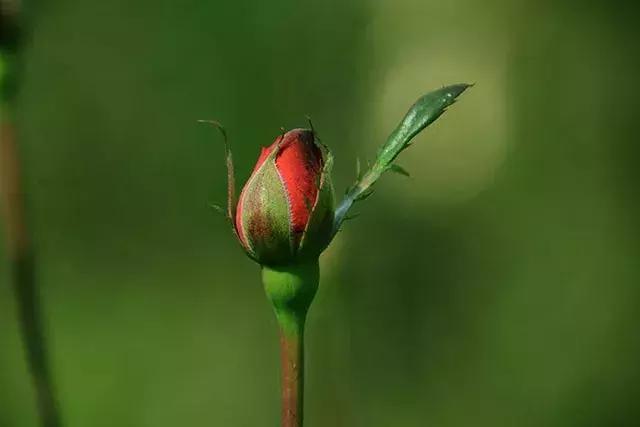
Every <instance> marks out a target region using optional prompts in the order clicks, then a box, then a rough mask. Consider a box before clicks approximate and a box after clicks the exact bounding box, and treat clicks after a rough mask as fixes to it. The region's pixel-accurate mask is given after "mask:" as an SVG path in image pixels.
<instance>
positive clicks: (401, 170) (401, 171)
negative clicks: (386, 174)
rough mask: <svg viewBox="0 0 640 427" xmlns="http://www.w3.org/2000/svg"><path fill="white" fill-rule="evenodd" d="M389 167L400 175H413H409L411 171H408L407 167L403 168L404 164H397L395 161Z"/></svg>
mask: <svg viewBox="0 0 640 427" xmlns="http://www.w3.org/2000/svg"><path fill="white" fill-rule="evenodd" d="M387 169H388V170H390V171H391V172H395V173H397V174H399V175H403V176H406V177H410V176H411V175H409V172H407V170H406V169H405V168H403V167H402V166H400V165H397V164H395V163H392V164H390V165H389V166H388V167H387Z"/></svg>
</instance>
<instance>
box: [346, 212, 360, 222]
mask: <svg viewBox="0 0 640 427" xmlns="http://www.w3.org/2000/svg"><path fill="white" fill-rule="evenodd" d="M359 216H360V212H356V213H354V214H351V215H347V216H345V217H344V219H343V221H351V220H352V219H356V218H358V217H359Z"/></svg>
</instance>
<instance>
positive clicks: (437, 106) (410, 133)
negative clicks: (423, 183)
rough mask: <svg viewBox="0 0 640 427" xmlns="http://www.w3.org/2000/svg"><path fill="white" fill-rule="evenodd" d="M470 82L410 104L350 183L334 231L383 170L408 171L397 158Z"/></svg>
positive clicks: (339, 207) (442, 89)
mask: <svg viewBox="0 0 640 427" xmlns="http://www.w3.org/2000/svg"><path fill="white" fill-rule="evenodd" d="M470 86H471V85H469V84H466V83H460V84H455V85H451V86H446V87H443V88H441V89H438V90H435V91H433V92H429V93H428V94H426V95H424V96H422V97H420V98H419V99H418V100H417V101H416V102H415V103H414V104H413V105H412V106H411V108H410V109H409V111H408V112H407V114H406V115H405V116H404V118H403V119H402V121H401V122H400V123H399V124H398V126H397V127H396V128H395V129H394V130H393V132H391V135H389V137H388V138H387V141H386V142H385V143H384V144H383V145H382V147H380V149H379V150H378V154H377V156H376V160H375V162H374V163H373V165H371V166H370V167H369V168H368V169H367V171H366V172H364V173H363V174H362V176H358V177H357V178H356V182H355V183H354V184H353V185H352V186H351V187H349V190H348V191H347V193H346V194H345V196H344V199H342V202H340V204H339V205H338V208H337V209H336V213H335V219H334V230H333V232H334V234H335V233H337V232H338V230H339V229H340V226H341V224H342V222H343V221H344V220H345V218H346V216H347V213H348V212H349V209H351V206H353V204H354V203H355V202H356V201H360V200H364V199H365V198H367V197H368V196H370V195H371V191H372V189H371V187H372V186H373V184H375V183H376V181H378V179H379V178H380V176H382V174H383V173H384V172H386V171H388V170H390V171H393V172H397V173H400V174H403V175H407V176H408V175H409V174H408V173H407V171H405V170H404V169H402V168H401V167H400V166H398V165H396V164H394V163H393V162H394V160H395V159H396V158H397V157H398V155H399V154H400V153H401V152H402V151H403V150H405V149H406V148H407V147H408V146H409V145H410V143H411V140H412V139H413V137H415V136H416V135H417V134H418V133H420V132H421V131H422V130H423V129H424V128H426V127H427V126H429V125H430V124H431V123H433V122H434V121H435V120H436V119H437V118H438V117H440V116H441V115H442V114H443V113H444V112H445V111H446V110H447V108H448V107H449V106H451V105H452V104H453V103H454V102H455V101H456V98H457V97H458V96H460V95H461V94H462V92H464V91H465V90H466V89H467V88H469V87H470Z"/></svg>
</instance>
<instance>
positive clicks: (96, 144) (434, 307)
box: [0, 0, 640, 427]
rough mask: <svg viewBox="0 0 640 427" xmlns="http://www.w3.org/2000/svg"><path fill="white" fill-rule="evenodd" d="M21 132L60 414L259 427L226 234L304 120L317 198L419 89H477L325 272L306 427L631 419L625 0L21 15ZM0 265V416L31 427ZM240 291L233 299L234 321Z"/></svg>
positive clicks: (342, 240) (349, 233)
mask: <svg viewBox="0 0 640 427" xmlns="http://www.w3.org/2000/svg"><path fill="white" fill-rule="evenodd" d="M40 5H41V9H40V10H39V11H38V13H37V14H36V15H35V16H34V20H33V25H34V27H33V32H32V36H31V41H30V43H29V45H28V47H27V51H26V56H25V63H24V72H25V75H24V87H23V90H22V92H21V93H20V95H19V106H18V108H19V116H18V118H19V122H20V123H19V125H20V130H21V132H20V135H21V137H22V142H23V144H24V145H23V147H22V150H23V157H24V159H25V169H26V175H27V176H26V185H27V196H28V199H29V207H30V208H31V220H32V224H33V228H34V234H35V238H36V245H37V250H38V254H39V257H38V259H39V261H40V265H39V278H40V282H41V285H42V296H43V300H44V305H45V310H46V316H47V320H48V327H49V331H50V339H49V342H50V343H51V345H52V348H51V353H52V359H53V360H52V365H53V369H54V372H55V376H56V380H57V388H58V390H59V395H60V399H61V401H62V410H63V412H64V416H65V419H66V422H67V424H68V425H69V426H91V427H103V426H104V427H111V426H119V427H129V426H131V427H134V426H135V427H145V426H148V427H163V426H176V425H179V426H203V425H211V426H264V425H277V420H278V417H279V413H278V411H279V397H278V372H277V367H278V354H277V352H278V349H277V332H276V329H277V328H276V327H275V320H274V316H273V314H272V312H271V308H270V307H269V304H268V302H267V300H266V298H265V296H264V294H263V291H262V289H261V285H260V282H259V272H258V270H257V267H256V266H255V265H254V264H253V263H252V262H250V261H249V260H248V259H246V258H245V256H244V255H243V254H242V251H241V250H240V248H239V247H238V246H237V244H236V242H235V241H234V238H233V236H232V233H231V232H230V231H229V229H228V225H227V223H226V222H225V220H224V218H222V217H221V216H217V215H215V214H214V213H213V212H212V211H211V210H210V209H209V208H208V203H209V202H218V203H220V202H224V200H225V197H226V194H225V193H226V189H225V188H226V179H225V178H226V176H225V170H224V168H225V165H224V151H223V147H222V144H221V142H219V141H216V140H215V139H214V136H212V132H211V129H208V128H207V127H204V126H202V125H198V124H197V123H196V120H197V119H208V118H215V119H217V120H219V121H220V122H222V123H224V125H225V127H226V128H227V130H228V132H229V137H230V139H231V143H232V144H233V147H234V155H235V159H236V168H237V173H238V179H239V180H240V181H244V179H245V178H246V176H248V174H249V169H250V167H251V166H252V165H253V163H254V162H255V159H256V157H257V153H258V152H259V150H258V147H259V146H261V145H267V144H268V143H269V142H271V141H272V140H273V139H274V137H275V136H276V135H278V134H279V133H280V126H285V127H287V128H293V127H299V126H304V125H305V124H306V121H305V114H309V115H311V117H312V119H313V123H314V126H315V128H316V130H317V131H318V132H319V135H320V138H321V139H322V142H323V143H325V144H327V145H329V146H330V147H331V148H332V151H333V153H334V155H335V159H336V162H335V166H334V171H335V174H336V175H335V179H334V182H335V184H336V187H337V189H340V188H346V187H347V186H348V185H349V184H351V183H352V179H353V169H354V168H353V165H354V163H355V159H356V157H358V156H360V157H361V158H363V163H364V159H366V158H368V159H369V160H372V159H373V158H374V156H375V152H376V149H377V148H378V146H379V145H380V144H381V143H382V142H383V141H384V138H385V137H386V136H387V135H388V134H389V132H390V131H391V130H392V128H393V126H394V125H395V124H396V123H397V122H398V120H400V118H401V117H402V115H403V114H404V113H405V112H406V108H407V106H408V105H410V104H411V102H413V101H414V100H415V99H416V97H417V96H419V95H420V94H422V93H425V92H426V91H428V90H431V89H433V88H436V87H440V86H441V85H443V84H447V83H450V82H457V81H471V82H476V83H477V84H476V86H475V87H474V89H473V90H472V91H470V92H469V93H468V94H467V95H465V97H464V102H460V103H459V104H458V105H456V106H455V107H454V111H451V112H450V113H449V114H446V115H444V116H443V117H442V118H440V119H439V120H438V121H437V122H436V123H434V124H433V125H432V126H430V127H429V128H428V129H427V130H426V131H425V132H423V133H422V134H420V135H419V136H418V137H417V138H416V144H415V145H414V146H412V147H411V150H409V151H407V153H406V154H405V155H403V156H401V157H400V158H399V159H398V163H399V164H400V165H401V166H403V167H405V168H406V169H407V170H409V171H411V173H412V176H411V178H410V179H409V181H407V179H406V178H404V177H396V176H394V175H389V176H386V177H384V178H383V179H382V180H381V181H380V182H379V183H378V184H377V191H376V194H375V195H374V196H373V197H372V198H370V199H369V200H368V201H367V203H366V204H361V205H360V206H356V209H355V210H359V211H361V212H362V215H361V216H360V217H359V218H358V219H356V220H355V221H351V222H349V223H347V224H345V227H344V231H343V232H341V233H340V234H338V236H337V238H336V240H335V241H334V243H333V244H332V245H331V247H330V248H329V250H328V251H327V253H325V254H324V255H323V257H322V260H321V261H322V264H323V265H322V271H323V277H322V280H321V284H320V290H319V293H318V296H317V298H316V301H315V303H314V305H313V307H312V308H311V311H310V315H309V320H308V325H307V330H308V339H307V345H308V363H307V369H308V381H307V408H306V409H307V421H308V425H309V427H313V426H336V427H340V426H363V427H386V426H399V427H404V426H407V427H419V426H426V425H437V426H468V425H474V426H491V427H495V426H514V425H517V426H562V427H567V426H580V427H582V426H603V425H607V426H617V425H620V426H622V425H624V426H627V425H633V424H636V423H637V422H638V419H640V410H639V409H638V405H637V404H636V403H637V400H638V395H639V391H640V390H639V388H640V368H639V367H638V363H637V360H638V359H639V358H640V341H639V340H638V339H637V331H636V325H637V324H638V320H639V316H638V313H639V308H640V307H639V305H640V304H639V302H638V301H640V288H638V282H639V281H640V273H639V271H638V259H640V247H639V240H638V235H639V233H638V232H639V230H638V228H639V222H638V217H640V204H639V200H638V196H637V185H638V182H639V181H640V176H639V174H638V170H640V169H638V167H637V165H636V163H637V159H638V158H639V156H640V152H639V148H638V144H637V137H636V136H635V134H636V133H637V126H636V122H637V115H638V111H639V108H638V107H639V106H638V103H639V102H640V101H639V100H640V97H638V96H637V90H636V88H635V87H634V83H633V82H634V81H635V79H636V78H637V76H638V75H639V74H640V60H639V58H638V55H637V53H636V52H635V51H636V50H637V49H635V45H636V41H637V40H638V36H639V34H638V32H639V31H640V30H638V26H637V22H636V19H635V16H637V9H636V7H635V6H633V5H632V3H631V2H621V1H613V2H610V1H604V0H601V1H594V2H587V3H585V2H578V1H568V0H564V1H551V0H538V1H533V0H516V1H506V0H490V1H487V2H474V1H470V0H454V1H447V2H436V1H419V0H398V1H393V2H380V1H373V0H370V1H367V0H357V1H346V2H345V1H337V0H330V1H325V2H313V3H311V2H295V1H280V0H275V1H271V2H253V3H252V4H251V5H249V4H243V3H241V2H205V1H192V0H186V1H168V2H152V1H148V0H141V1H135V2H130V1H123V0H113V1H109V2H100V1H95V0H91V1H89V0H87V1H83V2H78V1H71V0H61V1H57V2H40ZM5 254H6V249H5V248H4V247H2V248H0V260H2V264H0V274H1V276H0V284H1V286H0V426H2V427H27V426H34V425H35V423H36V418H35V408H34V402H33V399H32V392H31V385H30V384H29V377H28V375H27V372H26V368H25V364H24V361H23V360H22V350H21V348H20V342H19V338H18V335H17V331H18V327H17V325H16V320H15V319H16V313H15V304H14V302H13V300H12V295H11V291H10V287H9V286H8V274H7V265H6V262H5V259H6V257H5ZM238 301H240V302H241V303H239V304H238V303H237V302H238Z"/></svg>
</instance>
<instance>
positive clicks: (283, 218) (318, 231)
mask: <svg viewBox="0 0 640 427" xmlns="http://www.w3.org/2000/svg"><path fill="white" fill-rule="evenodd" d="M330 167H331V155H330V153H329V151H328V150H327V148H326V147H324V146H322V145H320V144H318V143H317V142H316V139H315V135H314V133H313V131H312V130H307V129H294V130H291V131H289V132H287V133H285V134H284V135H282V136H279V137H278V138H276V140H275V141H274V142H273V144H271V145H270V146H269V147H267V148H263V149H262V152H261V153H260V156H259V158H258V161H257V163H256V165H255V167H254V170H253V172H252V174H251V176H250V177H249V179H248V180H247V182H246V184H245V186H244V188H243V190H242V192H241V193H240V198H239V200H238V205H237V209H236V212H235V221H234V225H235V230H236V234H237V236H238V238H239V240H240V243H241V244H242V246H243V247H244V249H245V250H246V252H247V253H248V254H249V256H250V257H251V258H253V259H255V260H256V261H257V262H259V263H260V264H262V265H275V266H277V265H288V264H292V263H296V262H299V261H304V260H312V259H314V258H316V259H317V257H318V256H319V255H320V253H321V252H322V251H323V250H324V249H325V248H326V247H327V245H328V244H329V242H330V240H331V237H332V231H333V225H334V224H333V221H334V205H335V202H334V196H333V186H332V184H331V177H330V175H329V172H330Z"/></svg>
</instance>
